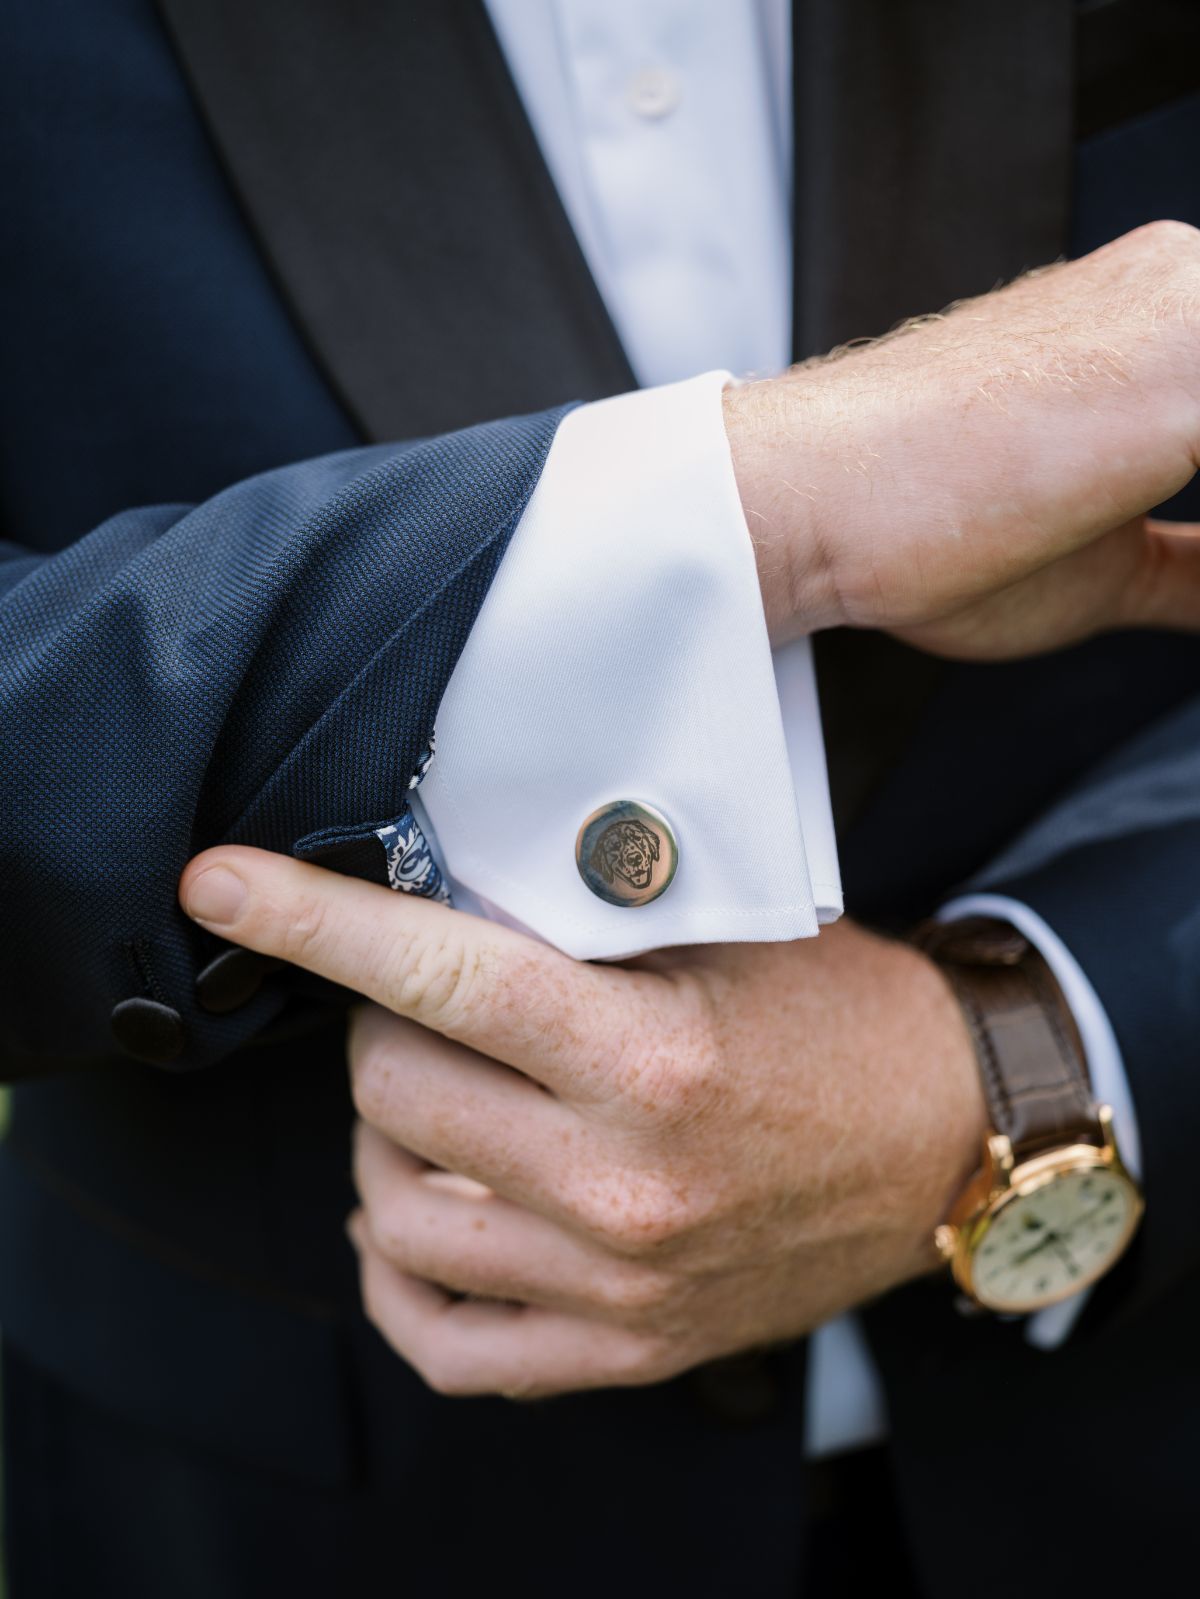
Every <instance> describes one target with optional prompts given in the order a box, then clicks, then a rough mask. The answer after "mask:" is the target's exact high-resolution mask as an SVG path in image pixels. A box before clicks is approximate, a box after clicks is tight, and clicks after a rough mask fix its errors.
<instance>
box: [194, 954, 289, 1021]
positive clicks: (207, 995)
mask: <svg viewBox="0 0 1200 1599" xmlns="http://www.w3.org/2000/svg"><path fill="white" fill-rule="evenodd" d="M282 965H283V962H282V961H281V960H274V959H272V957H271V956H269V955H259V954H258V953H257V952H256V951H255V950H252V949H241V948H239V947H238V946H236V945H233V946H231V947H230V948H229V949H223V950H222V951H221V953H220V954H219V955H218V956H216V957H215V958H214V959H213V960H210V961H209V963H208V965H207V966H206V967H205V968H204V970H203V971H201V972H200V973H199V974H198V975H197V977H196V1003H197V1004H198V1005H199V1006H200V1009H201V1010H206V1011H208V1012H209V1014H210V1015H212V1016H226V1015H228V1013H229V1012H230V1011H231V1010H237V1008H238V1007H239V1006H240V1005H245V1004H247V1003H248V1002H249V1001H250V1000H252V999H253V998H254V996H255V994H257V993H258V991H259V989H260V988H261V986H262V980H263V978H264V977H266V976H267V975H268V974H269V973H270V972H274V971H278V970H279V968H280V967H281V966H282Z"/></svg>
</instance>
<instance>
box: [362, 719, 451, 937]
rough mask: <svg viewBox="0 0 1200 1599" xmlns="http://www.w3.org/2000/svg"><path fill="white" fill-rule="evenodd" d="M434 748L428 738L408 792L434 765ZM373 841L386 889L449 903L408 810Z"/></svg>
mask: <svg viewBox="0 0 1200 1599" xmlns="http://www.w3.org/2000/svg"><path fill="white" fill-rule="evenodd" d="M433 748H434V738H433V735H432V734H431V735H430V739H429V747H428V748H427V749H426V751H425V753H424V755H422V756H421V759H420V760H419V761H418V762H417V769H416V771H415V772H414V773H413V775H412V777H411V778H410V779H409V784H408V786H409V789H410V790H411V789H414V788H416V787H418V785H419V784H420V782H421V779H422V778H423V777H424V776H425V774H426V772H428V770H429V768H430V765H431V763H432V761H433ZM375 837H376V838H377V839H378V840H379V842H380V843H381V844H382V845H383V848H384V852H385V854H386V856H387V878H388V887H389V888H394V889H396V890H397V891H398V892H399V893H401V894H420V895H422V896H423V897H424V898H425V899H435V900H438V901H439V903H441V904H442V905H449V904H451V903H452V901H451V898H450V890H449V888H448V887H447V886H446V880H445V878H444V877H443V876H442V869H441V867H440V866H439V865H438V863H437V862H436V861H435V860H434V858H433V851H432V850H431V849H430V848H429V843H428V840H427V839H426V837H425V834H424V833H423V832H422V831H421V825H420V823H419V822H418V821H417V819H416V817H415V816H414V815H413V813H412V811H411V810H405V811H404V812H403V813H402V814H401V815H400V816H398V817H397V818H396V820H395V821H394V822H389V823H388V825H387V826H386V827H379V828H376V830H375Z"/></svg>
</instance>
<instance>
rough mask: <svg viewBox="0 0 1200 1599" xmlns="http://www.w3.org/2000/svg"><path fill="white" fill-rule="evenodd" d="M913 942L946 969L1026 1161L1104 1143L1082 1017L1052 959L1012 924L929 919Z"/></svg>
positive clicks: (996, 1109)
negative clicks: (1078, 1021) (1078, 1020)
mask: <svg viewBox="0 0 1200 1599" xmlns="http://www.w3.org/2000/svg"><path fill="white" fill-rule="evenodd" d="M913 941H914V943H916V944H917V945H918V946H919V947H920V948H921V949H923V950H924V951H925V952H926V954H927V955H929V956H930V957H931V958H932V959H933V960H935V961H936V962H937V964H938V965H939V966H940V967H941V968H942V970H943V971H944V972H945V974H946V977H947V978H948V980H949V982H950V984H951V986H952V987H953V988H954V991H955V993H956V995H957V996H958V1000H959V1003H960V1004H961V1005H962V1008H963V1012H964V1014H965V1015H966V1018H967V1023H968V1026H969V1027H970V1029H971V1035H972V1039H973V1041H974V1044H975V1052H976V1054H977V1056H978V1058H979V1069H980V1073H981V1076H982V1079H983V1091H984V1097H985V1099H986V1100H987V1105H988V1111H989V1114H990V1116H991V1121H992V1127H993V1129H994V1130H995V1131H996V1132H998V1133H1004V1134H1006V1135H1007V1137H1008V1138H1009V1140H1010V1141H1011V1143H1012V1146H1013V1153H1014V1154H1015V1155H1016V1156H1017V1157H1018V1158H1020V1157H1023V1156H1027V1155H1032V1154H1036V1153H1037V1152H1038V1151H1039V1150H1042V1149H1046V1148H1051V1147H1053V1146H1055V1145H1062V1144H1073V1143H1094V1144H1100V1143H1103V1141H1104V1135H1103V1131H1102V1128H1101V1125H1100V1119H1099V1115H1098V1113H1097V1109H1096V1105H1095V1102H1094V1100H1093V1097H1092V1087H1091V1083H1090V1082H1089V1080H1088V1074H1087V1061H1086V1057H1085V1055H1084V1052H1083V1043H1082V1041H1081V1039H1080V1037H1079V1029H1078V1027H1077V1026H1076V1025H1075V1018H1074V1017H1073V1016H1072V1014H1071V1010H1070V1007H1069V1006H1068V1004H1067V1002H1066V999H1065V998H1064V997H1063V992H1062V989H1061V988H1060V987H1059V986H1058V983H1057V982H1056V980H1055V978H1054V974H1053V973H1052V972H1051V970H1050V968H1049V966H1047V964H1046V962H1045V960H1044V959H1043V958H1042V956H1041V955H1040V954H1039V953H1038V951H1037V950H1036V949H1035V948H1034V947H1033V945H1032V944H1031V943H1030V942H1029V940H1028V939H1027V938H1025V937H1024V936H1023V934H1021V933H1020V932H1018V930H1017V929H1016V928H1015V927H1013V926H1011V925H1010V924H1009V923H1008V922H1003V921H998V920H993V919H992V918H990V917H982V916H972V917H966V918H964V919H963V920H962V921H957V922H936V923H935V922H926V923H924V924H923V925H922V926H921V927H919V928H918V929H917V930H916V932H915V933H914V935H913Z"/></svg>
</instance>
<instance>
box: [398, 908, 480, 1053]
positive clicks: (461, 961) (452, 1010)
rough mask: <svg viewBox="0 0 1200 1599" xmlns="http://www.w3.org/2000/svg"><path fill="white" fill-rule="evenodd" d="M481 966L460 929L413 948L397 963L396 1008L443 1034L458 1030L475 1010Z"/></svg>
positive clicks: (448, 931) (447, 932) (403, 954)
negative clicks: (475, 996) (473, 1009)
mask: <svg viewBox="0 0 1200 1599" xmlns="http://www.w3.org/2000/svg"><path fill="white" fill-rule="evenodd" d="M479 965H480V963H479V961H478V959H477V958H476V956H475V954H474V953H473V951H472V949H471V948H470V947H469V946H468V945H467V944H466V942H465V941H464V939H463V938H462V937H461V935H460V934H459V933H458V931H457V930H456V929H455V930H447V931H446V932H444V933H442V934H439V935H438V936H437V937H436V938H433V939H431V940H427V941H424V942H422V943H420V944H417V945H412V946H410V947H409V948H408V949H407V950H405V951H404V952H403V953H402V955H401V957H400V958H399V959H398V960H397V962H396V967H397V977H396V982H395V991H396V1009H397V1010H399V1011H401V1012H402V1013H403V1014H404V1015H407V1016H412V1017H413V1018H415V1019H416V1020H417V1021H419V1022H422V1023H423V1024H425V1025H427V1026H430V1027H434V1028H436V1029H437V1030H438V1031H439V1032H450V1031H453V1030H455V1029H456V1028H457V1027H460V1026H461V1025H462V1024H463V1023H464V1021H465V1020H466V1018H467V1017H468V1016H469V1014H470V1012H471V1009H472V1007H473V1003H474V995H475V991H476V987H477V982H478V977H479Z"/></svg>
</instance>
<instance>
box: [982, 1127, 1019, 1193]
mask: <svg viewBox="0 0 1200 1599" xmlns="http://www.w3.org/2000/svg"><path fill="white" fill-rule="evenodd" d="M985 1148H986V1150H987V1158H988V1164H989V1166H990V1168H991V1172H990V1176H991V1184H992V1187H993V1189H996V1188H1001V1189H1003V1188H1007V1187H1008V1186H1009V1184H1010V1183H1011V1182H1012V1174H1013V1166H1014V1164H1015V1161H1014V1159H1013V1147H1012V1140H1011V1139H1010V1138H1008V1137H1007V1136H1006V1135H1005V1134H1004V1133H989V1135H988V1138H987V1143H986V1145H985Z"/></svg>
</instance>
